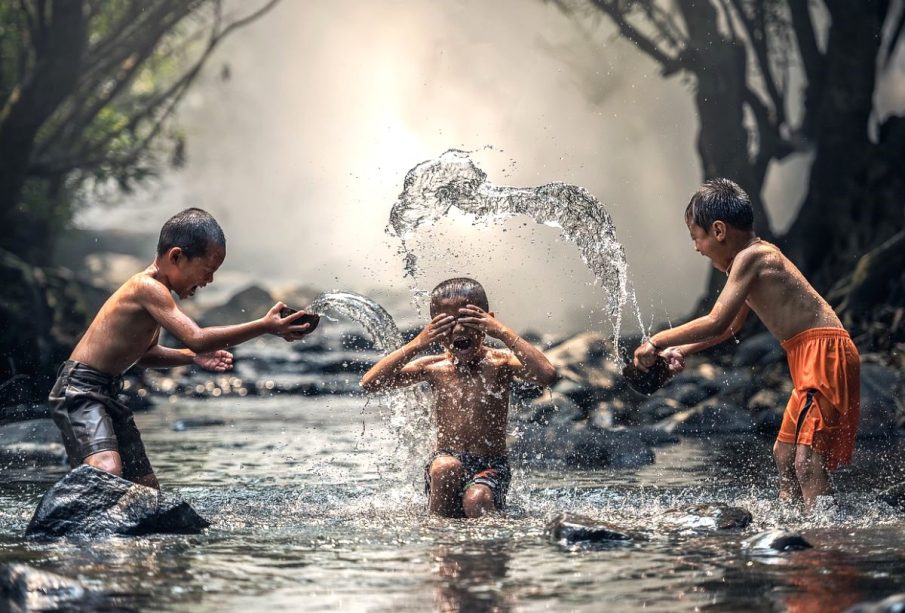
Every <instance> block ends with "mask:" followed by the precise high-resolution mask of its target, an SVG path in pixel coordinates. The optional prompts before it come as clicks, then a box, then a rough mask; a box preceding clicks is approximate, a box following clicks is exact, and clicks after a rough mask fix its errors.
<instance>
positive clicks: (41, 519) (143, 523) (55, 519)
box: [25, 464, 210, 537]
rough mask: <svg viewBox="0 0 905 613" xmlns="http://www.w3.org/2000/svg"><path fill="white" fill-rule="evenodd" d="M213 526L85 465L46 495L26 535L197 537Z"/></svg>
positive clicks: (178, 504) (172, 501)
mask: <svg viewBox="0 0 905 613" xmlns="http://www.w3.org/2000/svg"><path fill="white" fill-rule="evenodd" d="M209 525H210V523H209V522H208V521H207V520H205V519H204V518H202V517H201V516H199V515H198V514H197V513H196V512H195V511H194V509H192V507H190V506H189V505H188V503H186V502H185V501H183V500H181V499H180V498H178V497H176V496H172V495H169V494H163V493H161V492H159V491H157V490H155V489H152V488H149V487H145V486H143V485H138V484H136V483H132V482H131V481H126V480H125V479H121V478H120V477H117V476H115V475H111V474H110V473H107V472H104V471H102V470H98V469H97V468H94V467H92V466H88V465H87V464H83V465H81V466H79V467H78V468H76V469H75V470H73V471H72V472H70V473H69V474H68V475H66V476H65V477H63V478H62V479H60V480H59V481H58V482H57V483H56V484H54V486H53V487H51V488H50V489H49V490H48V491H47V493H45V494H44V496H43V497H42V498H41V502H40V503H38V508H37V509H36V510H35V514H34V516H32V518H31V522H29V524H28V528H26V530H25V534H26V535H27V536H33V537H59V536H67V535H87V536H91V535H97V534H127V535H139V534H153V533H171V534H172V533H175V534H197V533H199V532H201V530H203V529H204V528H206V527H208V526H209Z"/></svg>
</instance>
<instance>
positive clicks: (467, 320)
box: [459, 304, 505, 338]
mask: <svg viewBox="0 0 905 613" xmlns="http://www.w3.org/2000/svg"><path fill="white" fill-rule="evenodd" d="M459 323H461V324H462V325H463V326H465V327H466V328H471V329H472V330H480V331H481V332H484V333H486V334H489V335H490V336H493V337H496V338H499V337H500V336H501V335H502V334H503V331H504V330H505V327H504V326H503V324H501V323H500V322H499V321H497V319H496V318H495V317H494V316H493V313H488V312H487V311H485V310H484V309H482V308H481V307H479V306H475V305H473V304H469V305H466V306H464V307H462V308H461V309H459Z"/></svg>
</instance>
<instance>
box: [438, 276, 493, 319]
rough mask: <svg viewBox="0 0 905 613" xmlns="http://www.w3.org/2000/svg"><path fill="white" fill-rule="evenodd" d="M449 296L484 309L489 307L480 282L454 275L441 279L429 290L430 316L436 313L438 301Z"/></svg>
mask: <svg viewBox="0 0 905 613" xmlns="http://www.w3.org/2000/svg"><path fill="white" fill-rule="evenodd" d="M450 298H461V299H464V300H466V301H467V302H468V304H473V305H475V306H476V307H480V308H482V309H484V310H485V311H487V310H489V309H490V305H489V304H488V302H487V294H486V293H485V292H484V288H483V287H481V284H480V283H478V282H477V281H475V280H474V279H469V278H468V277H456V278H455V279H447V280H446V281H443V282H442V283H440V284H439V285H438V286H437V287H435V288H434V289H433V291H431V317H433V316H435V315H436V314H437V313H436V310H437V306H438V305H439V303H440V302H441V301H443V300H448V299H450Z"/></svg>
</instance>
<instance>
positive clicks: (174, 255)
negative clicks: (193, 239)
mask: <svg viewBox="0 0 905 613" xmlns="http://www.w3.org/2000/svg"><path fill="white" fill-rule="evenodd" d="M185 258H186V255H185V252H184V251H183V250H182V247H170V250H169V251H167V261H168V262H169V263H170V264H179V262H180V261H181V260H184V259H185Z"/></svg>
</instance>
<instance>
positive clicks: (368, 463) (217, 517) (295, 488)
mask: <svg viewBox="0 0 905 613" xmlns="http://www.w3.org/2000/svg"><path fill="white" fill-rule="evenodd" d="M186 418H193V419H201V418H207V419H211V420H223V422H224V423H222V424H220V425H210V426H201V427H196V428H189V429H186V430H184V431H175V430H173V428H172V427H171V426H172V424H173V423H174V422H176V421H177V420H179V419H186ZM136 419H137V422H138V424H139V428H140V429H141V430H142V432H143V436H144V440H145V443H146V446H147V448H148V453H149V456H150V458H151V461H152V463H153V464H154V466H155V469H156V471H157V473H158V475H159V477H160V481H161V483H162V486H163V487H164V488H166V489H168V490H173V491H175V492H176V493H178V494H179V495H181V496H182V497H183V498H185V499H186V500H188V501H189V502H191V503H192V505H193V506H195V508H196V509H197V510H198V511H199V512H200V513H201V514H203V515H205V516H206V517H208V518H210V519H211V520H212V522H213V525H212V527H211V528H209V529H207V530H206V531H205V532H204V533H203V534H201V535H197V536H184V535H158V536H152V537H143V538H123V537H109V538H104V539H97V540H91V541H86V540H60V541H55V542H33V541H29V540H26V539H25V538H24V537H23V536H22V535H23V532H24V530H25V526H26V525H27V523H28V520H29V518H30V516H31V513H32V511H33V510H34V507H35V505H36V503H37V501H38V499H39V498H40V496H41V494H42V493H43V492H44V491H45V490H46V488H47V487H49V486H50V485H51V484H52V483H53V482H54V481H55V480H56V479H58V478H59V477H60V476H62V475H63V474H64V473H65V468H64V467H59V468H54V469H47V468H41V469H13V468H7V469H6V470H5V471H3V472H2V473H0V562H22V563H26V564H29V565H31V566H33V567H36V568H40V569H42V570H48V571H51V572H54V573H57V574H60V575H63V576H66V577H70V578H74V579H77V580H78V581H79V582H80V583H81V584H82V586H83V587H84V588H85V589H86V590H87V591H88V592H89V594H90V595H91V600H90V602H91V603H92V604H91V608H94V609H122V608H126V609H154V610H172V611H187V610H191V611H209V610H217V611H234V610H256V611H258V610H269V611H278V610H287V611H288V610H306V611H318V610H343V611H409V610H411V611H424V610H441V611H508V610H513V611H535V610H545V611H546V610H556V611H562V610H577V611H600V610H608V611H620V610H625V611H631V610H637V609H641V608H646V609H647V610H653V611H677V610H697V609H701V608H710V609H713V610H720V611H725V610H733V611H741V610H786V609H789V610H814V611H817V610H819V611H836V610H845V609H846V608H847V607H849V606H851V605H853V604H855V603H858V602H862V601H867V600H879V599H881V598H884V597H886V596H888V595H890V594H893V593H897V592H905V518H903V517H902V516H901V515H897V514H896V512H895V511H893V510H892V509H891V508H890V507H888V506H886V505H884V504H882V503H878V502H876V501H875V494H876V491H877V490H879V489H881V488H882V487H885V486H887V485H889V484H892V483H896V482H900V481H903V480H905V470H903V466H905V461H903V457H905V445H903V444H902V442H901V441H900V442H899V444H898V446H896V448H895V451H894V452H889V451H884V452H882V453H880V452H874V451H871V449H870V448H869V447H866V446H864V445H861V446H860V447H859V449H858V451H857V453H856V458H855V462H854V465H853V466H852V467H849V468H845V469H843V470H842V471H840V473H838V476H837V486H838V488H839V490H840V496H839V505H838V507H837V508H830V509H826V510H823V511H821V512H818V513H816V514H815V515H810V516H808V515H805V514H803V513H802V512H801V511H800V509H797V508H795V507H792V506H789V505H785V504H780V503H779V502H777V501H775V477H774V468H773V466H772V459H771V457H770V446H771V441H770V440H769V439H765V438H757V437H752V436H735V437H719V438H709V439H708V438H698V439H691V438H689V439H683V440H682V441H681V442H680V443H679V444H677V445H670V446H665V447H658V448H657V449H656V461H655V463H654V464H652V465H650V466H647V467H644V468H642V469H631V470H597V471H576V470H568V471H563V470H553V469H541V468H533V467H530V466H516V468H515V471H514V476H513V487H512V490H511V491H510V494H509V509H508V510H507V512H506V513H505V514H503V515H501V516H498V517H489V518H485V519H481V520H451V519H441V518H436V517H430V516H428V515H427V513H426V503H425V498H424V494H423V484H422V483H421V481H420V475H421V470H422V467H421V465H420V463H421V462H422V461H423V460H422V459H418V458H410V457H408V456H403V455H400V454H405V453H406V452H405V450H404V449H403V448H402V447H401V446H400V445H399V442H398V441H397V440H395V439H394V436H393V434H392V433H391V431H390V428H388V427H387V425H386V424H385V423H384V421H383V420H382V418H381V417H380V411H379V409H378V408H377V407H376V406H375V404H374V402H373V401H371V402H370V403H366V401H365V399H364V398H361V397H349V396H321V397H317V398H305V397H299V396H280V395H277V396H274V397H271V398H262V397H248V398H242V399H238V398H229V399H226V398H220V399H203V400H190V399H179V400H178V401H175V402H167V401H166V400H163V401H162V402H161V403H160V406H158V407H157V408H155V409H154V410H152V411H150V412H147V413H141V414H139V415H137V418H136ZM888 448H889V446H888V445H887V446H885V447H884V449H887V450H888ZM427 451H428V442H427V441H425V445H424V455H425V456H426V454H427ZM697 502H722V503H726V504H731V505H734V506H740V507H743V508H745V509H747V510H748V511H750V512H751V514H752V515H753V518H754V520H753V522H752V525H751V526H749V527H748V528H746V529H745V530H742V531H731V532H726V533H716V532H713V531H704V532H694V531H692V530H677V529H675V528H671V527H669V526H667V525H666V524H665V523H664V521H663V513H664V512H665V511H667V510H669V509H674V508H679V507H682V506H684V505H687V504H691V503H697ZM561 511H569V512H573V513H579V514H582V515H586V516H588V517H591V518H595V519H600V520H604V521H607V522H609V523H610V524H613V525H616V526H621V527H624V528H625V529H626V530H628V531H631V532H633V533H635V534H638V535H639V538H638V539H636V540H635V541H633V542H631V543H630V544H627V545H618V546H611V547H603V548H597V549H589V548H564V547H562V546H560V545H558V544H556V543H552V542H550V540H549V539H548V538H547V536H546V535H545V526H546V524H547V522H548V521H549V519H550V517H551V516H553V515H554V514H555V513H557V512H561ZM772 528H784V529H787V530H792V531H796V532H799V533H801V534H802V535H803V536H804V537H805V538H806V539H807V540H808V541H810V542H811V543H812V544H813V545H814V548H813V549H809V550H805V551H798V552H789V553H785V554H781V555H776V556H771V557H761V556H751V555H748V554H745V553H744V552H743V551H742V550H741V547H740V543H741V541H742V540H744V539H745V538H746V537H749V536H751V535H752V534H754V533H756V532H758V531H761V530H766V529H772Z"/></svg>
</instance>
